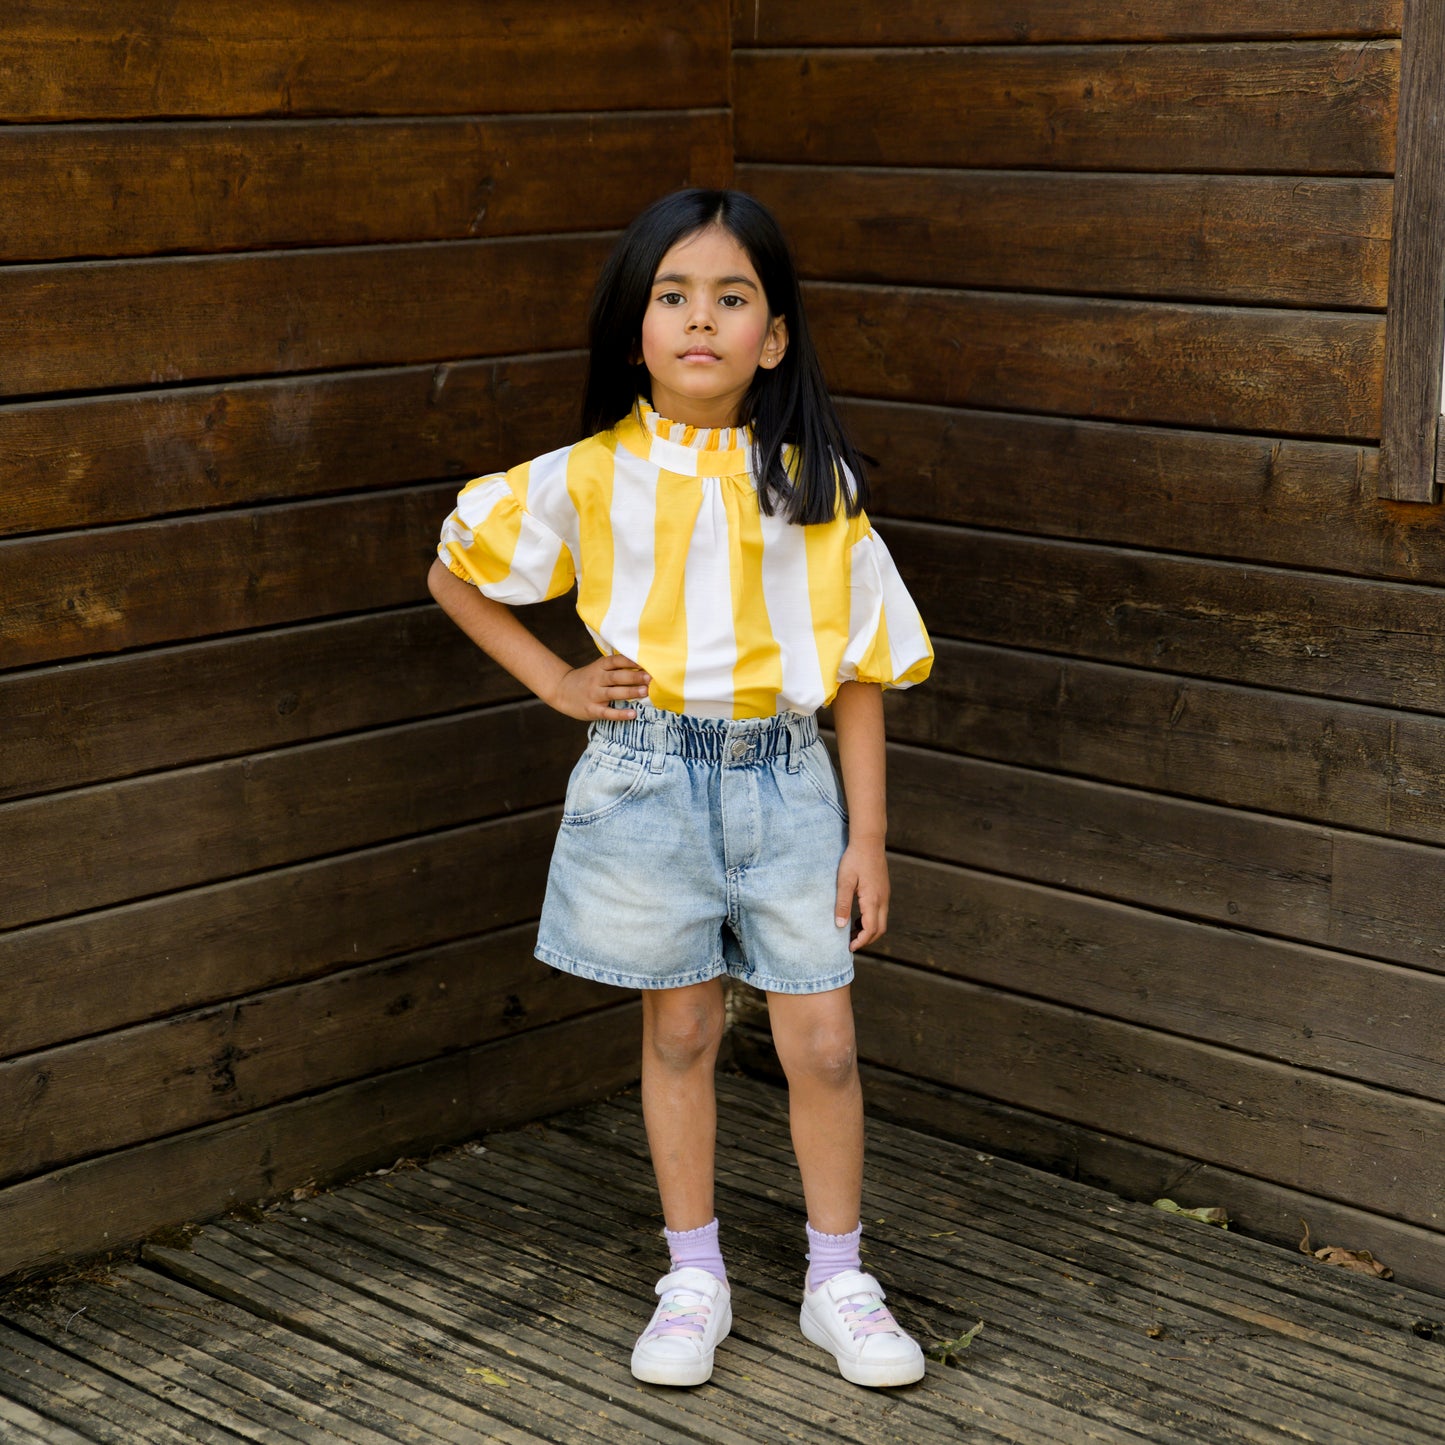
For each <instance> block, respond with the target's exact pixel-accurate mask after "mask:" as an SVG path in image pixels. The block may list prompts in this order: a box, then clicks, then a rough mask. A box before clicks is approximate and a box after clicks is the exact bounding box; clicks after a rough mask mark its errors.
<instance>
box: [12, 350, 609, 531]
mask: <svg viewBox="0 0 1445 1445" xmlns="http://www.w3.org/2000/svg"><path fill="white" fill-rule="evenodd" d="M584 371H585V359H584V358H583V356H582V355H581V354H580V353H576V352H566V353H554V354H552V355H544V356H528V357H509V358H505V359H503V360H496V361H493V360H488V361H457V362H442V363H440V364H438V365H434V366H410V367H387V368H383V369H379V370H375V371H355V372H343V373H340V374H332V375H320V376H288V377H284V378H281V379H277V380H267V381H238V382H226V383H222V384H220V385H218V386H195V387H166V388H164V389H162V390H159V391H146V392H133V393H126V394H122V395H120V396H92V397H80V398H67V399H66V400H64V401H37V402H22V403H19V404H16V405H11V406H0V492H3V494H4V495H5V497H6V499H7V505H6V508H5V515H4V516H3V517H0V536H3V535H5V534H12V535H13V534H16V533H21V532H43V531H48V530H61V529H67V528H74V527H78V526H84V527H101V526H104V525H106V524H107V523H113V522H128V521H139V520H144V519H147V518H155V517H161V516H165V515H166V514H167V513H168V512H199V511H207V510H210V509H213V508H217V507H236V506H245V505H246V504H248V503H253V502H268V501H280V500H283V499H288V498H297V499H299V498H305V497H321V496H326V495H328V494H330V493H337V492H351V491H361V490H364V489H366V488H371V487H394V486H399V485H401V484H403V483H408V482H415V481H424V480H428V479H432V478H438V477H447V476H451V477H472V476H477V475H480V474H481V473H482V472H485V471H488V470H494V469H497V468H500V467H508V466H512V465H514V464H515V463H516V462H518V461H521V460H525V459H526V458H528V457H533V456H539V455H541V453H543V452H545V451H551V450H552V449H553V448H554V447H558V446H562V445H564V444H565V443H566V442H569V441H572V440H574V439H575V437H576V431H577V422H576V419H575V417H574V415H573V413H574V412H575V411H576V409H577V405H576V399H577V398H578V397H580V396H581V394H582V381H583V375H584Z"/></svg>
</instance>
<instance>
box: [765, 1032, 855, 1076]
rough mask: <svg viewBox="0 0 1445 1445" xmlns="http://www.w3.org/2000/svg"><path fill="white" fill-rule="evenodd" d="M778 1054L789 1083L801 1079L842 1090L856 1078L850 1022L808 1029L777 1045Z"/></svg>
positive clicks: (853, 1043) (853, 1042)
mask: <svg viewBox="0 0 1445 1445" xmlns="http://www.w3.org/2000/svg"><path fill="white" fill-rule="evenodd" d="M778 1055H779V1058H780V1059H781V1061H782V1064H783V1070H784V1072H785V1073H786V1074H787V1076H788V1079H789V1081H790V1082H792V1081H794V1080H796V1079H798V1078H800V1077H801V1078H807V1079H809V1080H811V1081H813V1082H815V1083H819V1084H823V1085H825V1086H826V1087H828V1088H833V1089H842V1088H847V1087H848V1086H850V1085H852V1084H853V1083H854V1082H855V1081H856V1079H857V1078H858V1044H857V1040H856V1039H855V1037H854V1034H853V1025H852V1020H851V1019H850V1020H848V1021H847V1022H846V1024H822V1025H819V1026H817V1027H814V1028H811V1029H808V1030H806V1031H804V1032H803V1033H802V1034H801V1035H800V1036H798V1037H796V1038H793V1039H792V1040H790V1041H789V1042H788V1044H787V1045H786V1046H780V1047H779V1049H778Z"/></svg>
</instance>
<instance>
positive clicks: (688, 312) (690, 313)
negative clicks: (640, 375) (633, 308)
mask: <svg viewBox="0 0 1445 1445" xmlns="http://www.w3.org/2000/svg"><path fill="white" fill-rule="evenodd" d="M787 346H788V333H787V327H786V326H785V325H784V323H783V318H782V317H781V316H777V317H772V316H769V315H768V299H767V297H766V295H765V294H764V293H763V283H762V282H761V281H760V280H758V274H757V272H756V271H754V270H753V263H752V262H751V261H750V260H748V253H747V252H746V251H745V250H743V248H742V247H741V246H740V245H739V244H738V243H737V241H736V240H735V239H734V238H733V236H732V234H731V233H730V232H728V231H726V230H724V229H723V228H722V227H721V226H708V227H705V228H704V229H703V230H701V231H697V232H695V233H694V234H693V235H691V236H684V237H683V239H682V240H681V241H679V242H678V243H677V244H676V245H675V246H674V247H673V248H672V249H671V250H670V251H668V253H667V254H666V255H665V256H664V257H663V258H662V261H661V264H660V265H659V266H658V268H657V275H656V276H655V277H653V281H652V292H651V295H650V297H649V299H648V303H647V310H646V311H645V312H644V313H643V317H642V361H643V364H644V365H645V366H646V367H647V373H648V375H649V376H650V377H651V378H652V405H653V407H654V408H655V409H656V410H657V411H658V412H659V413H661V415H662V416H664V417H666V418H667V419H668V420H669V421H680V422H683V423H685V424H686V425H688V426H697V427H724V426H735V425H736V424H737V419H738V411H739V408H740V407H741V406H742V401H743V398H744V397H745V396H746V395H747V391H748V387H749V386H751V385H752V380H753V373H754V372H756V371H757V369H758V367H760V366H763V367H768V368H772V367H774V366H776V365H777V364H778V363H779V362H780V361H781V360H782V359H783V353H784V352H785V351H786V350H787Z"/></svg>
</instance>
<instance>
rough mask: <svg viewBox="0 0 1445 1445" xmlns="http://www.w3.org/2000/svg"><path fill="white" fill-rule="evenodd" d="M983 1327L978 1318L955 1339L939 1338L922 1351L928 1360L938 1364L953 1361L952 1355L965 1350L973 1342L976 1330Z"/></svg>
mask: <svg viewBox="0 0 1445 1445" xmlns="http://www.w3.org/2000/svg"><path fill="white" fill-rule="evenodd" d="M982 1328H983V1321H982V1320H980V1321H979V1322H978V1323H977V1324H976V1325H975V1326H974V1327H973V1328H972V1329H971V1330H965V1331H964V1332H963V1333H962V1334H961V1335H960V1336H959V1337H958V1338H957V1339H956V1340H940V1341H939V1342H938V1343H937V1344H935V1345H930V1346H929V1347H928V1348H927V1349H926V1350H925V1351H924V1352H923V1353H924V1354H925V1355H927V1356H928V1358H929V1359H930V1360H937V1361H938V1363H939V1364H940V1365H948V1364H952V1363H953V1357H954V1356H955V1355H957V1354H959V1353H961V1352H962V1351H964V1350H966V1349H967V1348H968V1347H969V1346H970V1345H971V1344H972V1343H973V1342H974V1339H975V1337H976V1336H977V1335H978V1332H979V1331H980V1330H981V1329H982Z"/></svg>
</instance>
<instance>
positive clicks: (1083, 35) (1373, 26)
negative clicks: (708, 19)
mask: <svg viewBox="0 0 1445 1445" xmlns="http://www.w3.org/2000/svg"><path fill="white" fill-rule="evenodd" d="M1400 10H1401V0H1270V3H1269V4H1267V5H1261V4H1259V0H1214V3H1212V4H1210V5H1208V6H1204V5H1200V4H1199V3H1198V0H1152V3H1150V4H1149V5H1131V6H1123V5H1119V4H1118V3H1116V0H965V3H954V4H951V5H941V4H939V3H938V0H895V3H893V4H891V5H887V6H883V5H876V4H873V3H872V0H832V3H830V4H828V5H818V4H816V3H813V0H751V3H749V4H746V5H737V6H735V7H734V10H733V39H734V42H735V43H736V44H737V45H739V46H743V47H746V46H753V45H798V46H803V45H989V44H996V45H1011V44H1021V45H1046V44H1051V43H1058V42H1060V41H1070V40H1072V41H1101V40H1114V41H1118V40H1132V41H1139V40H1211V39H1243V38H1251V39H1259V40H1291V39H1299V38H1302V37H1306V36H1320V37H1323V36H1339V37H1341V38H1345V37H1351V36H1359V37H1369V36H1384V35H1398V34H1399V33H1400Z"/></svg>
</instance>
